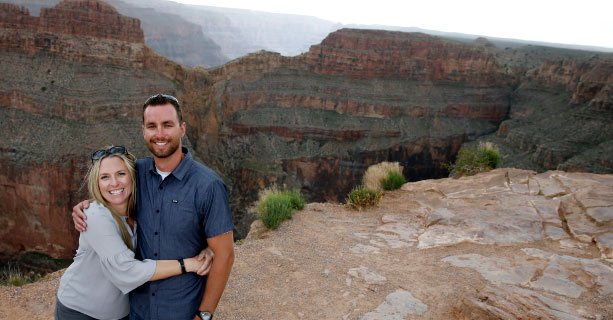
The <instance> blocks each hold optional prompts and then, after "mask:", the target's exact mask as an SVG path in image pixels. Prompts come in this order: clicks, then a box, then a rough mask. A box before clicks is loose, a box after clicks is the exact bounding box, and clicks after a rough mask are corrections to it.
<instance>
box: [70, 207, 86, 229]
mask: <svg viewBox="0 0 613 320" xmlns="http://www.w3.org/2000/svg"><path fill="white" fill-rule="evenodd" d="M87 208H89V200H85V201H81V202H79V203H78V204H77V205H76V206H74V207H72V222H73V223H74V228H75V229H77V231H79V232H83V231H85V230H87V223H85V220H87V216H86V215H85V213H83V210H85V209H87Z"/></svg>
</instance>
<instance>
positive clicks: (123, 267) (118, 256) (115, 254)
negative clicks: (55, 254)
mask: <svg viewBox="0 0 613 320" xmlns="http://www.w3.org/2000/svg"><path fill="white" fill-rule="evenodd" d="M85 214H86V215H87V231H85V232H82V233H81V235H80V237H79V248H78V249H77V253H76V255H75V257H74V261H73V263H72V264H71V265H70V267H68V269H66V272H64V275H63V276H62V278H61V279H60V287H59V289H58V293H57V297H58V299H59V300H60V302H61V303H62V304H63V305H65V306H66V307H68V308H71V309H73V310H76V311H79V312H82V313H85V314H87V315H89V316H91V317H94V318H97V319H120V318H122V317H125V316H126V315H128V313H130V306H129V302H128V295H127V293H128V292H130V291H132V290H134V289H135V288H137V287H138V286H140V285H142V284H143V283H145V282H147V281H149V279H150V278H151V276H153V274H154V273H155V266H156V262H155V261H154V260H148V259H147V260H144V261H140V260H136V259H134V252H132V251H131V250H130V249H128V247H127V246H126V245H125V243H124V242H123V240H122V238H121V233H120V231H119V226H118V225H117V223H115V220H114V219H113V217H112V216H111V212H110V211H109V210H108V209H107V208H105V207H104V206H103V205H101V204H99V203H97V202H94V203H92V204H91V205H90V206H89V208H88V209H87V210H85ZM124 223H126V225H127V222H126V221H124ZM128 232H129V233H130V236H131V237H132V243H133V245H134V246H136V236H135V234H134V233H133V232H132V230H131V229H130V228H129V227H128Z"/></svg>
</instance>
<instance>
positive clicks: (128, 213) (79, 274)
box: [55, 146, 205, 320]
mask: <svg viewBox="0 0 613 320" xmlns="http://www.w3.org/2000/svg"><path fill="white" fill-rule="evenodd" d="M91 159H92V165H91V167H90V170H89V173H88V175H87V185H88V189H89V194H90V198H93V199H94V200H95V202H94V203H92V204H91V205H90V207H89V208H88V209H87V211H86V213H87V217H88V221H89V223H88V225H89V228H88V229H87V231H85V232H83V233H81V235H80V237H79V248H78V249H77V253H76V255H75V257H74V262H73V263H72V264H71V265H70V267H68V269H67V270H66V272H65V273H64V275H63V276H62V278H61V280H60V287H59V289H58V294H57V301H56V308H55V319H56V320H64V319H128V318H129V313H130V308H129V302H128V295H127V293H128V292H130V291H131V290H133V289H135V288H136V287H138V286H140V285H141V284H143V283H145V282H147V281H154V280H159V279H165V278H168V277H172V276H176V275H180V274H182V273H186V272H196V271H197V270H198V269H199V268H200V267H201V266H202V264H203V262H204V261H205V260H204V259H203V260H202V261H198V260H197V259H196V257H192V258H188V259H179V260H144V261H139V260H136V259H134V252H133V250H134V247H135V246H136V237H135V235H136V227H137V226H136V222H135V221H134V210H135V203H136V199H135V198H136V192H135V188H136V185H135V184H136V183H135V182H136V180H135V169H134V168H135V161H136V158H135V157H134V156H133V155H132V154H131V153H129V152H128V151H127V149H126V148H125V147H123V146H115V147H110V148H107V149H102V150H98V151H96V152H94V153H93V154H92V157H91Z"/></svg>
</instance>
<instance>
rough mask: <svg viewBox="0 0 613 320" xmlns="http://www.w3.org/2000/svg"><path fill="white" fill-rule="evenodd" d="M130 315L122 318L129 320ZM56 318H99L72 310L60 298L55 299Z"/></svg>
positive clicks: (62, 319) (67, 319) (92, 319)
mask: <svg viewBox="0 0 613 320" xmlns="http://www.w3.org/2000/svg"><path fill="white" fill-rule="evenodd" d="M129 319H130V315H127V316H125V317H123V318H121V319H120V320H129ZM55 320H97V319H96V318H92V317H90V316H88V315H86V314H84V313H81V312H79V311H77V310H72V309H70V308H68V307H67V306H65V305H63V304H62V303H61V302H60V300H59V299H57V298H56V299H55Z"/></svg>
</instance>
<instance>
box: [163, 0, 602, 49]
mask: <svg viewBox="0 0 613 320" xmlns="http://www.w3.org/2000/svg"><path fill="white" fill-rule="evenodd" d="M169 1H174V2H180V3H185V4H197V5H206V6H215V7H223V8H237V9H248V10H254V11H264V12H273V13H283V14H299V15H306V16H313V17H318V18H321V19H324V20H328V21H332V22H338V23H342V24H360V25H382V26H390V27H391V26H397V27H408V28H410V27H415V28H421V29H427V30H435V31H441V32H456V33H464V34H473V35H479V36H485V37H492V38H506V39H516V40H526V41H538V42H546V43H557V44H567V45H580V46H591V47H602V48H607V49H611V50H613V23H612V22H611V19H610V12H612V11H613V2H608V1H602V0H584V1H582V2H581V3H580V4H581V5H580V6H577V2H576V1H568V0H562V1H549V0H545V1H528V0H517V1H514V2H513V3H500V2H499V3H498V4H497V5H492V3H493V2H492V1H484V0H465V1H449V0H432V1H419V2H417V1H405V2H399V1H392V0H380V1H377V2H376V3H373V2H371V1H368V2H367V1H347V0H337V1H321V0H312V1H308V2H305V1H296V0H286V1H270V0H267V1H257V2H253V1H245V0H169Z"/></svg>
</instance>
